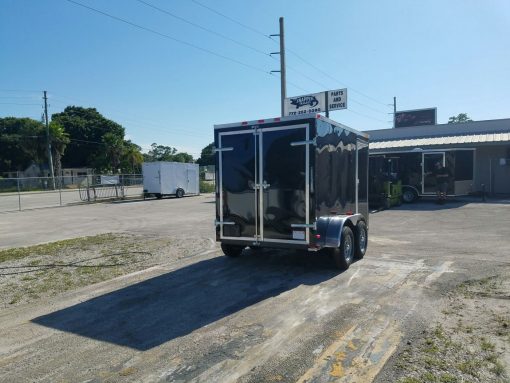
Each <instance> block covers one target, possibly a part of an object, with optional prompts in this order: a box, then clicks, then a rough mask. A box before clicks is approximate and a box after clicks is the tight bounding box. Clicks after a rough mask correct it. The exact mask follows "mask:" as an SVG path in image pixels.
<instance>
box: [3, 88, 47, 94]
mask: <svg viewBox="0 0 510 383" xmlns="http://www.w3.org/2000/svg"><path fill="white" fill-rule="evenodd" d="M0 92H20V93H40V92H41V91H40V90H26V89H0Z"/></svg>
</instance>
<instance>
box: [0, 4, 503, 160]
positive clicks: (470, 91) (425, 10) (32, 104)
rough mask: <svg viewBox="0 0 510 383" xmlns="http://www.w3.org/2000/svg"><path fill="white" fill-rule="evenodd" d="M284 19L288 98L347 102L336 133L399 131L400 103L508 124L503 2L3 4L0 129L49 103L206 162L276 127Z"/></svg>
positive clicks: (444, 115)
mask: <svg viewBox="0 0 510 383" xmlns="http://www.w3.org/2000/svg"><path fill="white" fill-rule="evenodd" d="M77 3H80V4H82V5H84V6H86V7H89V8H94V9H96V10H97V11H100V12H103V13H98V12H97V11H93V10H91V9H89V8H85V7H83V6H82V5H79V4H77ZM155 7H156V8H159V10H158V9H156V8H155ZM106 14H107V15H110V16H107V15H106ZM112 16H113V17H115V18H116V19H115V18H112ZM279 17H284V20H285V45H286V49H287V52H286V61H287V94H288V95H289V96H297V95H303V94H307V93H315V92H320V91H324V90H329V89H338V88H344V87H345V88H347V90H348V108H347V109H346V110H339V111H334V112H331V115H330V117H331V118H332V119H334V120H336V121H338V122H341V123H344V124H346V125H348V126H351V127H352V128H355V129H358V130H363V131H364V130H373V129H385V128H391V126H392V125H391V121H392V115H391V112H392V110H393V105H392V103H393V97H394V96H395V97H396V98H397V110H409V109H420V108H427V107H437V112H438V123H446V122H447V120H448V117H450V116H453V115H457V114H459V113H464V112H465V113H467V114H468V115H469V116H470V117H471V118H472V119H474V120H487V119H497V118H510V110H509V108H508V105H509V104H510V33H508V25H510V2H509V1H507V0H499V1H497V0H487V1H479V0H476V1H475V0H448V1H444V0H429V1H418V0H372V1H368V0H357V1H347V0H336V1H335V0H314V1H304V0H292V1H291V0H257V1H248V0H243V1H241V0H237V1H234V0H214V1H213V0H107V1H105V0H72V1H71V0H0V117H6V116H16V117H31V118H35V119H40V118H41V113H42V91H43V90H47V91H48V97H49V113H50V114H51V113H57V112H61V111H62V110H63V109H64V108H65V107H66V106H68V105H77V106H83V107H93V108H96V109H97V110H98V111H99V112H100V113H102V114H103V115H104V116H105V117H107V118H110V119H112V120H114V121H116V122H118V123H120V124H121V125H123V126H124V127H125V128H126V134H127V138H129V139H131V140H132V141H133V142H135V143H137V144H138V145H140V146H142V148H143V149H144V150H147V149H148V148H149V146H150V145H151V144H152V143H154V142H155V143H158V144H162V145H169V146H173V147H176V148H178V149H179V150H181V151H187V152H188V153H190V154H192V155H193V156H194V157H195V158H197V157H199V155H200V151H201V149H202V148H203V147H204V146H206V145H207V144H209V143H210V142H212V140H213V126H214V124H222V123H231V122H237V121H245V120H256V119H261V118H269V117H277V116H279V115H280V79H279V77H278V74H277V73H276V74H273V75H271V74H270V71H271V70H278V69H279V61H278V60H279V57H278V55H274V56H270V55H269V53H271V52H277V51H278V50H279V45H278V41H277V37H274V38H273V39H271V38H269V37H268V35H270V34H277V33H278V19H279ZM119 18H120V19H122V20H124V21H120V20H119Z"/></svg>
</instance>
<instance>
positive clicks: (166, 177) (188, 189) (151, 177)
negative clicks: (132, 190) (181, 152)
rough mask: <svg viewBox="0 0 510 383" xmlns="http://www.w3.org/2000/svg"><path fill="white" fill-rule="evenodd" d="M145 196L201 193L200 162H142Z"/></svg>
mask: <svg viewBox="0 0 510 383" xmlns="http://www.w3.org/2000/svg"><path fill="white" fill-rule="evenodd" d="M142 174H143V196H144V198H145V197H148V196H154V197H156V198H162V197H164V196H170V195H172V196H176V197H177V198H181V197H183V196H184V195H196V194H199V193H200V189H199V181H198V164H187V163H183V162H164V161H159V162H144V163H143V164H142Z"/></svg>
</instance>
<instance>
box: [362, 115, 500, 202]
mask: <svg viewBox="0 0 510 383" xmlns="http://www.w3.org/2000/svg"><path fill="white" fill-rule="evenodd" d="M366 133H368V134H369V135H370V155H371V156H372V155H385V156H393V157H397V158H399V160H400V166H401V168H403V169H406V168H407V169H409V168H412V167H413V166H415V168H414V169H419V170H415V171H414V172H413V173H411V172H408V173H409V174H411V175H408V176H406V178H407V179H403V180H402V184H403V187H406V186H407V190H413V191H414V192H415V193H416V194H418V195H428V194H429V195H433V194H434V192H435V190H434V187H433V185H432V183H431V182H433V181H431V180H430V181H429V179H430V176H429V174H430V172H429V168H431V167H432V166H433V164H434V163H435V162H442V163H443V164H444V165H446V166H449V167H450V168H451V169H452V176H453V179H452V182H451V185H450V188H449V191H448V193H449V194H451V195H465V194H471V193H479V192H481V191H482V190H485V191H486V192H487V193H489V194H491V195H508V194H510V119H500V120H486V121H473V122H465V123H457V124H438V125H426V126H413V127H404V128H395V129H381V130H371V131H368V132H366ZM413 163H414V164H415V165H413ZM404 173H405V172H404Z"/></svg>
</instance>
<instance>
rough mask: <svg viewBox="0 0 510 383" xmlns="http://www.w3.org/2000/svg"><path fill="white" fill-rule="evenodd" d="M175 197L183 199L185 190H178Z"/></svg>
mask: <svg viewBox="0 0 510 383" xmlns="http://www.w3.org/2000/svg"><path fill="white" fill-rule="evenodd" d="M175 196H176V197H177V198H182V197H183V196H184V190H182V189H177V191H176V192H175Z"/></svg>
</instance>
